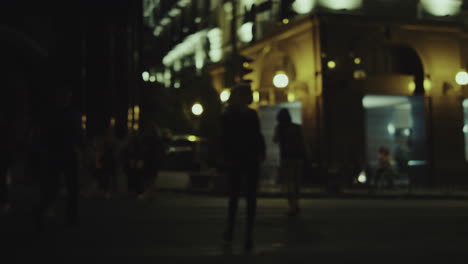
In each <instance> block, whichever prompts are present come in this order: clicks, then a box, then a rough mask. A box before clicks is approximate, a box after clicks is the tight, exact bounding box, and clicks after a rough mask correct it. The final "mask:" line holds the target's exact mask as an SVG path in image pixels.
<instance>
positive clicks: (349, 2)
mask: <svg viewBox="0 0 468 264" xmlns="http://www.w3.org/2000/svg"><path fill="white" fill-rule="evenodd" d="M319 3H320V5H321V6H323V7H326V8H329V9H333V10H343V9H345V10H353V9H358V8H360V7H361V6H362V0H319Z"/></svg>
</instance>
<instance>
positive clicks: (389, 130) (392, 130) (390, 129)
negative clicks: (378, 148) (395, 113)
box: [387, 123, 396, 135]
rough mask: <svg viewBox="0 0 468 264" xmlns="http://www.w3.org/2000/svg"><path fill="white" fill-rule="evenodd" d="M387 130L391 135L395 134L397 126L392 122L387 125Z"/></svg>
mask: <svg viewBox="0 0 468 264" xmlns="http://www.w3.org/2000/svg"><path fill="white" fill-rule="evenodd" d="M387 132H388V133H389V134H390V135H394V134H395V132H396V128H395V126H394V125H393V124H392V123H390V124H388V125H387Z"/></svg>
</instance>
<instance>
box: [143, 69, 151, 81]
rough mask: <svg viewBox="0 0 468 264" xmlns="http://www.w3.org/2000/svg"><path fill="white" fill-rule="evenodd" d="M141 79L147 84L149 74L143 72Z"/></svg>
mask: <svg viewBox="0 0 468 264" xmlns="http://www.w3.org/2000/svg"><path fill="white" fill-rule="evenodd" d="M141 77H142V78H143V81H145V82H147V81H149V79H150V74H149V72H147V71H145V72H143V73H142V74H141Z"/></svg>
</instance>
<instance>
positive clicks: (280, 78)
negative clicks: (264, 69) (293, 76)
mask: <svg viewBox="0 0 468 264" xmlns="http://www.w3.org/2000/svg"><path fill="white" fill-rule="evenodd" d="M288 84H289V78H288V76H287V75H286V74H285V73H282V72H280V73H277V74H276V75H275V76H274V77H273V85H274V86H275V87H276V88H284V87H286V86H288Z"/></svg>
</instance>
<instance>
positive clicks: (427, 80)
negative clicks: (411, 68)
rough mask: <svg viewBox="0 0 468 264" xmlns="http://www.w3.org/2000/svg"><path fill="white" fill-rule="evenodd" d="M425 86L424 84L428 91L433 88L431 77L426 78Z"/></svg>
mask: <svg viewBox="0 0 468 264" xmlns="http://www.w3.org/2000/svg"><path fill="white" fill-rule="evenodd" d="M423 86H424V90H425V91H426V92H428V91H430V90H431V88H432V82H431V80H429V79H424V82H423Z"/></svg>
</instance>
